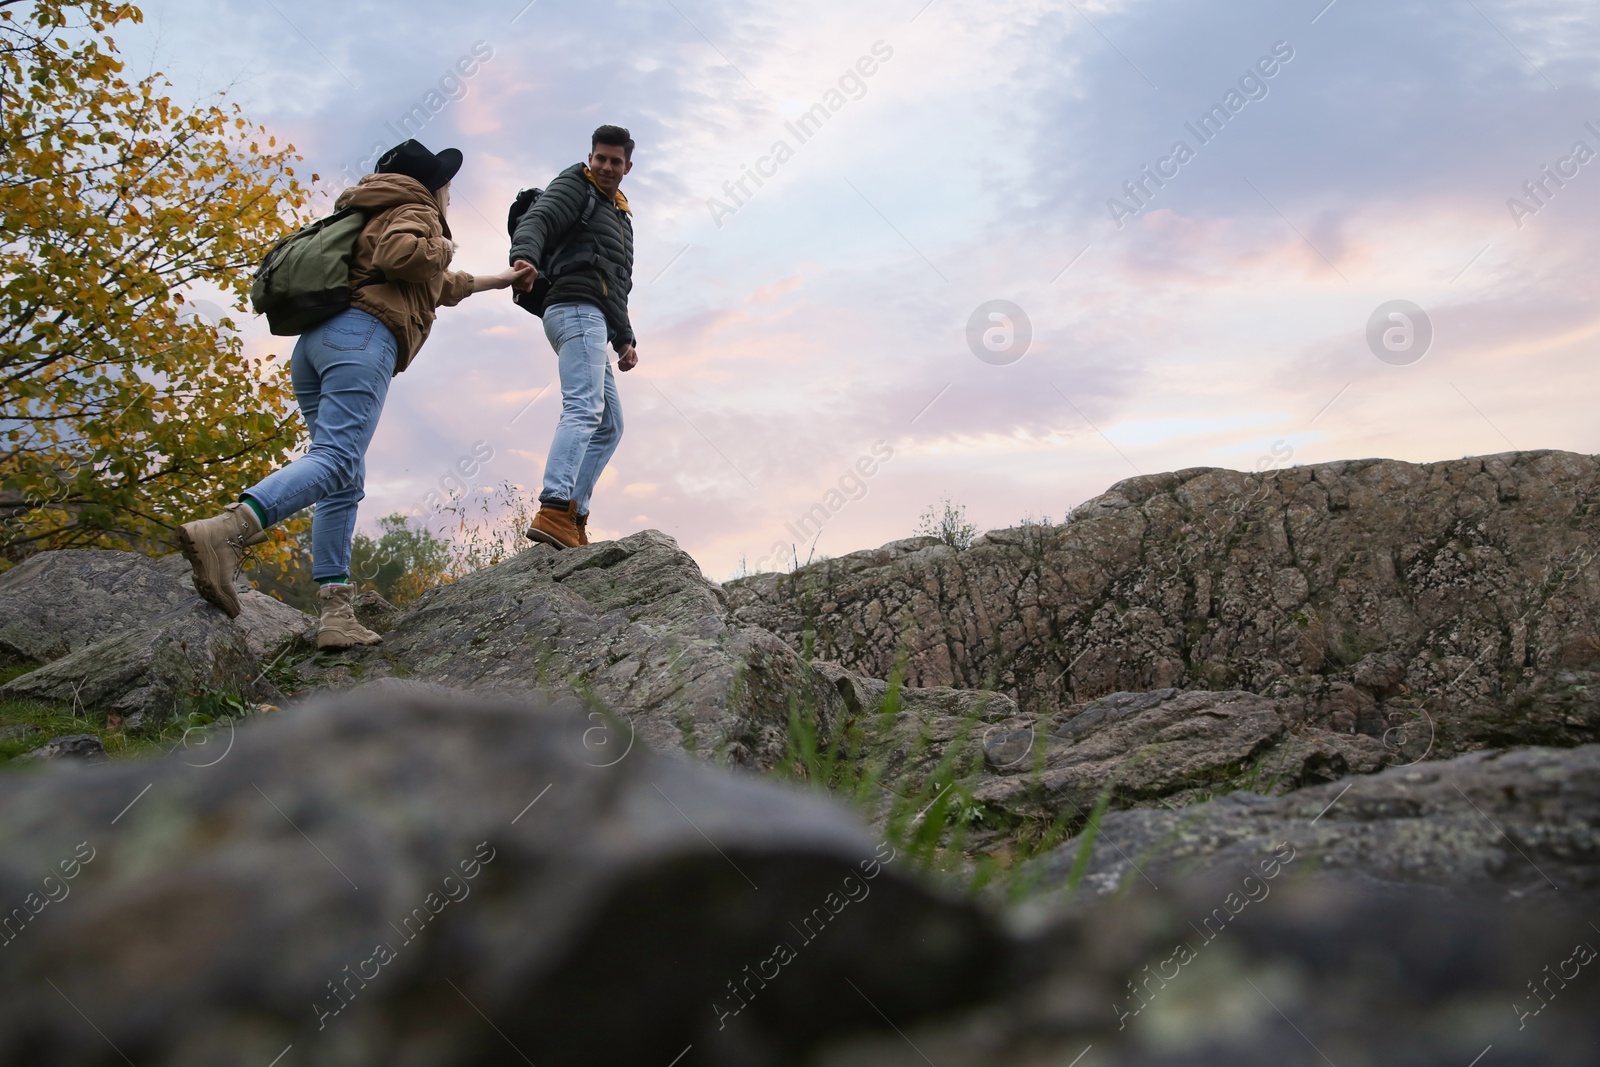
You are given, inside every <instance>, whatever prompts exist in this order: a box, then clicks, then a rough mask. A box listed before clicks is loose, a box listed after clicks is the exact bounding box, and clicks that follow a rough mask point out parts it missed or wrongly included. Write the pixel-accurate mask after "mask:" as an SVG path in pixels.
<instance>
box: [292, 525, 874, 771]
mask: <svg viewBox="0 0 1600 1067" xmlns="http://www.w3.org/2000/svg"><path fill="white" fill-rule="evenodd" d="M296 671H297V676H296V678H295V679H293V680H290V681H285V680H283V679H282V678H281V677H280V684H284V685H290V684H293V685H297V686H298V687H299V688H300V689H301V690H305V691H311V690H317V689H336V688H342V687H346V686H349V685H353V684H356V683H358V682H360V681H363V680H367V679H372V678H380V677H403V678H414V679H417V680H422V681H428V682H433V683H437V684H440V685H444V686H449V687H453V688H458V689H471V690H477V691H483V692H494V693H509V694H528V693H532V692H536V691H540V690H553V689H561V690H567V689H570V690H574V691H578V692H581V693H584V694H587V695H589V696H591V697H592V698H594V699H595V700H596V701H597V704H598V706H600V707H603V708H605V709H607V710H608V711H609V712H610V713H611V714H612V715H614V716H616V721H615V723H614V725H613V726H608V727H607V728H606V729H600V728H599V726H598V724H599V723H600V722H601V721H602V716H601V714H600V712H599V711H596V713H595V717H596V723H597V728H596V732H595V734H594V740H595V744H596V746H597V749H598V748H600V747H603V746H604V745H610V746H611V747H612V749H613V750H614V751H615V752H616V754H617V756H618V758H620V754H621V752H622V751H625V750H626V748H627V746H628V745H629V744H631V743H632V742H633V739H634V738H635V737H637V739H638V740H639V741H640V742H642V743H644V744H646V745H650V746H653V747H655V748H657V749H660V750H664V751H679V750H683V751H688V752H691V753H697V754H700V755H702V756H705V757H707V758H715V759H718V760H725V761H728V762H731V763H735V764H739V765H744V766H752V767H771V766H772V765H774V764H775V763H777V762H778V761H779V760H780V759H782V758H783V757H784V755H785V753H786V752H787V751H788V747H789V726H790V714H791V712H792V711H793V712H798V713H802V714H804V715H805V716H806V717H807V719H808V720H809V721H810V722H812V723H813V724H815V726H816V728H817V729H818V730H819V731H820V732H821V733H824V734H826V733H827V732H828V731H830V730H831V729H832V725H833V723H834V722H835V720H836V719H837V718H838V716H839V713H840V711H841V710H842V708H843V702H842V699H841V697H840V696H839V694H838V692H837V690H836V689H835V688H834V687H833V686H831V685H829V684H828V682H827V681H826V679H824V678H823V677H822V676H821V675H819V674H817V673H816V671H814V670H813V669H812V668H811V667H810V666H809V665H807V664H806V663H804V662H802V661H801V659H800V657H799V656H797V655H796V654H795V653H794V652H793V651H792V650H791V649H790V648H789V647H788V646H787V645H785V644H784V643H783V642H781V641H779V640H778V639H777V638H775V637H773V636H772V635H771V634H769V633H767V632H765V631H763V630H760V629H757V628H755V627H751V626H742V625H738V624H735V623H730V622H729V620H728V619H727V617H726V607H725V605H724V603H723V600H722V593H721V590H720V589H719V588H718V587H717V586H716V585H714V584H713V583H711V582H708V581H707V580H706V579H705V577H704V576H703V575H702V574H701V573H700V568H699V567H698V566H697V565H696V564H695V562H694V560H693V559H692V558H690V557H689V556H688V555H687V554H686V553H684V552H683V550H681V549H680V548H678V546H677V545H676V544H675V543H674V542H673V541H672V539H671V538H669V537H667V536H666V535H664V534H660V533H657V532H655V531H646V532H644V533H638V534H634V535H632V536H631V537H626V538H623V539H622V540H620V541H608V542H605V543H604V544H597V545H590V546H588V547H587V548H580V549H569V550H567V551H563V552H557V551H556V550H554V549H551V548H548V547H545V546H537V547H534V548H531V549H528V550H526V551H524V552H521V553H519V554H518V555H516V556H514V557H513V558H512V559H510V560H508V561H506V562H505V563H502V564H500V565H499V566H496V567H491V568H488V569H485V570H482V571H478V572H476V573H474V574H470V575H468V576H467V577H465V578H463V579H461V580H460V581H457V582H452V583H451V584H449V585H446V586H442V587H440V588H438V589H435V590H432V591H431V592H429V593H427V594H426V595H424V596H423V597H422V598H421V599H420V600H419V601H418V602H417V603H416V604H415V605H414V606H413V607H412V608H410V610H408V611H407V612H405V613H404V614H403V615H402V616H401V617H400V618H399V619H398V621H396V622H394V623H393V626H392V628H391V629H390V630H389V631H388V633H387V634H386V635H385V637H384V643H383V644H382V645H380V646H376V647H373V648H369V649H361V650H357V651H354V652H351V653H348V654H344V655H340V656H337V657H323V656H319V657H315V658H313V659H309V660H306V661H304V662H302V663H300V664H299V665H298V666H297V667H296Z"/></svg>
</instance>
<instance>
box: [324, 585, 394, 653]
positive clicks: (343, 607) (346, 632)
mask: <svg viewBox="0 0 1600 1067" xmlns="http://www.w3.org/2000/svg"><path fill="white" fill-rule="evenodd" d="M317 599H318V600H320V601H321V602H322V618H321V619H319V620H318V621H317V649H318V650H319V651H327V650H328V649H340V648H353V647H355V646H356V645H381V644H382V643H383V638H382V637H380V636H379V635H378V634H376V633H374V632H373V631H371V630H369V629H367V628H366V627H365V626H362V625H361V624H360V623H359V622H357V621H356V587H355V586H353V585H350V584H349V583H340V584H329V585H319V586H317Z"/></svg>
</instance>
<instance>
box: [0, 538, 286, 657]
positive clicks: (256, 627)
mask: <svg viewBox="0 0 1600 1067" xmlns="http://www.w3.org/2000/svg"><path fill="white" fill-rule="evenodd" d="M199 603H201V601H200V598H199V596H198V595H196V593H195V591H194V587H193V586H192V585H191V584H190V583H189V565H188V563H186V562H185V561H184V559H183V557H182V556H179V555H171V556H165V557H163V558H161V559H151V558H150V557H148V556H141V555H139V554H137V553H134V552H102V551H94V550H87V549H69V550H65V551H60V552H41V553H39V554H38V555H36V556H33V557H32V558H30V559H28V560H27V561H26V562H24V563H22V564H19V565H18V566H16V567H14V568H12V569H11V570H9V571H6V572H5V573H4V574H0V660H10V661H12V662H22V663H47V662H50V661H51V660H57V659H61V658H62V657H64V656H67V655H69V654H71V653H73V652H79V651H82V650H83V649H85V648H88V647H89V646H90V645H93V644H96V643H97V642H100V641H103V640H105V639H106V638H108V637H112V636H114V635H116V634H122V633H126V632H128V631H130V630H141V629H148V628H150V627H153V626H159V625H161V623H162V621H163V620H164V619H165V618H167V617H168V616H171V615H173V614H175V613H181V612H183V611H186V610H187V609H189V608H192V607H194V606H195V605H196V604H199ZM240 605H241V609H242V610H241V611H240V614H239V618H238V619H236V620H234V622H233V625H234V626H236V627H237V628H238V629H239V630H240V632H241V633H242V635H243V638H244V646H245V649H246V651H247V652H248V653H249V654H250V655H252V656H256V657H261V656H264V655H266V654H268V653H269V652H275V651H276V650H277V649H278V648H280V647H281V646H282V645H283V643H284V641H286V640H287V639H288V638H290V637H293V636H295V635H297V634H301V633H304V632H305V631H306V630H307V629H308V628H309V627H311V626H312V625H313V624H314V620H313V619H312V618H311V616H309V615H307V614H305V613H304V612H302V611H298V610H296V609H294V608H291V607H289V606H288V605H287V604H284V603H282V602H280V601H277V600H274V599H273V598H272V597H269V596H267V595H265V594H264V593H259V592H257V591H255V590H253V589H252V590H248V591H241V593H240ZM216 615H217V619H218V621H217V625H218V626H226V625H227V622H226V617H225V616H223V615H222V613H221V612H217V613H216Z"/></svg>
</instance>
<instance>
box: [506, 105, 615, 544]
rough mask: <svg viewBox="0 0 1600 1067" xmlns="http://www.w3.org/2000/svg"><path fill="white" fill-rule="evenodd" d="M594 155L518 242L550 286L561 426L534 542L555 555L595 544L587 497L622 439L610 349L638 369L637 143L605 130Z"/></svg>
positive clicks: (515, 248) (516, 254) (563, 178)
mask: <svg viewBox="0 0 1600 1067" xmlns="http://www.w3.org/2000/svg"><path fill="white" fill-rule="evenodd" d="M589 147H590V151H589V161H588V163H575V164H573V165H572V166H570V167H568V168H567V169H566V170H564V171H562V172H561V173H560V174H559V175H557V176H556V178H555V179H554V180H553V181H551V183H550V185H549V187H548V188H546V189H545V190H544V193H543V194H542V195H541V196H539V198H538V199H537V200H535V201H534V202H533V206H532V207H530V208H528V210H527V213H526V214H524V215H523V216H522V221H521V222H519V223H518V224H517V227H516V232H515V233H514V235H513V236H512V240H511V263H512V266H513V267H514V268H515V269H519V270H526V271H529V272H530V273H531V274H533V275H534V276H537V275H538V273H539V272H540V271H541V270H542V271H543V273H544V280H545V281H546V283H548V286H549V288H548V292H546V293H544V294H543V295H542V296H540V297H539V299H538V300H537V301H536V302H535V304H534V306H533V307H532V308H531V309H530V310H533V311H534V312H535V313H536V314H539V315H541V316H543V318H544V334H545V337H547V338H549V340H550V346H551V347H552V348H554V349H555V350H556V359H557V365H558V371H559V373H560V375H561V418H560V420H559V421H558V422H557V423H556V432H555V439H554V440H553V441H552V442H551V443H550V452H549V455H548V456H546V458H545V464H544V486H543V488H542V490H541V491H540V493H539V513H538V515H536V516H534V519H533V527H532V529H530V530H529V531H528V537H529V538H530V539H531V540H534V541H540V542H543V543H544V544H548V545H554V546H555V547H556V548H557V549H563V548H573V547H575V546H577V545H586V544H588V543H589V535H588V523H589V498H590V496H591V495H592V494H593V493H594V487H595V483H596V482H597V481H599V479H600V473H601V471H603V470H605V467H606V464H607V463H608V462H610V460H611V456H612V454H613V453H614V452H616V450H617V443H618V442H619V441H621V440H622V407H621V404H620V403H619V401H618V399H617V385H616V380H615V379H614V378H613V377H612V374H611V358H610V352H608V351H607V347H608V346H609V347H610V348H611V349H612V350H613V351H615V352H616V353H617V369H618V370H620V371H628V370H632V369H633V368H634V365H635V364H637V363H638V362H639V355H638V353H637V352H636V351H635V350H634V336H633V326H632V325H631V324H630V323H629V322H628V293H629V291H630V290H632V288H633V219H632V215H633V211H632V209H630V208H629V207H628V198H627V197H626V196H623V195H622V190H621V189H620V188H619V186H620V185H621V184H622V178H623V176H624V175H626V174H627V173H628V172H629V171H631V170H632V169H633V138H632V137H630V136H629V134H628V131H627V130H625V129H623V128H622V127H620V126H602V127H600V128H599V129H598V130H595V131H594V136H593V137H592V138H591V139H590V145H589ZM539 264H543V266H542V267H541V266H539ZM535 293H536V294H537V293H538V290H535Z"/></svg>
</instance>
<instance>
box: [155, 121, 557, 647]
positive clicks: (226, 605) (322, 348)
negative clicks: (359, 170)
mask: <svg viewBox="0 0 1600 1067" xmlns="http://www.w3.org/2000/svg"><path fill="white" fill-rule="evenodd" d="M460 169H461V153H460V152H459V151H457V150H456V149H454V148H447V149H445V150H444V151H442V152H439V153H437V154H435V153H433V152H430V151H428V150H427V149H426V148H424V147H423V146H422V145H421V144H419V143H417V142H416V141H415V140H410V141H406V142H405V143H404V144H402V145H398V146H396V147H395V148H392V149H390V150H389V151H388V152H386V153H384V155H383V156H382V158H380V159H379V160H378V165H377V168H376V171H375V173H373V174H369V175H367V176H366V177H364V178H362V179H361V181H359V182H358V183H356V184H355V185H354V186H352V187H351V188H349V189H346V190H345V191H344V192H343V193H342V194H340V196H339V199H338V201H337V203H336V205H335V206H336V207H337V208H339V209H341V210H342V209H344V208H347V207H355V208H360V209H361V210H362V211H364V212H366V213H367V216H368V218H367V223H366V226H365V228H364V229H363V230H362V231H361V236H360V237H359V238H358V239H357V241H356V250H355V257H354V259H353V261H352V263H351V267H350V282H351V289H352V295H351V299H350V307H349V308H347V309H346V310H344V311H341V312H339V313H338V314H337V315H335V316H334V317H333V318H331V319H328V320H327V321H326V322H324V323H322V324H321V325H320V326H317V327H315V328H313V329H311V330H309V331H307V332H306V333H304V334H301V336H300V339H299V341H298V342H297V343H296V344H295V346H294V356H293V357H292V359H291V361H290V366H289V370H290V377H291V379H292V380H293V383H294V395H295V399H296V400H297V401H298V402H299V404H300V413H301V414H302V415H303V416H305V420H306V427H307V429H309V430H310V431H311V449H310V451H308V452H307V453H306V454H305V455H304V456H301V457H300V458H299V459H297V460H295V461H294V462H292V463H290V464H289V465H288V466H287V467H283V468H281V469H279V470H278V471H276V472H274V473H272V474H269V475H268V476H267V477H266V478H264V479H262V480H261V481H259V482H257V483H256V484H255V485H254V486H252V487H251V488H249V489H246V490H245V491H244V493H243V494H242V495H241V496H240V498H239V502H238V503H236V504H229V505H228V506H227V507H226V508H225V509H223V511H222V512H221V514H218V515H214V516H212V517H211V518H209V519H200V520H198V521H195V522H188V523H184V524H183V525H182V526H180V527H179V528H178V544H179V547H181V548H182V549H183V554H184V556H185V557H187V558H188V560H189V563H190V565H191V566H192V567H193V568H194V587H195V589H196V590H197V591H198V592H199V593H200V595H201V596H203V597H205V598H206V599H207V600H209V601H210V602H211V603H213V604H215V605H216V606H217V607H219V608H221V609H222V610H223V611H225V612H227V613H228V615H229V616H236V615H238V614H239V597H238V594H237V593H236V592H235V590H234V580H235V575H236V574H237V573H238V570H239V563H240V561H241V560H242V559H243V557H244V553H245V550H246V549H247V548H248V547H250V546H251V545H258V544H261V543H262V542H264V541H266V540H267V534H266V530H267V528H268V527H270V526H272V525H273V524H274V523H277V522H281V521H283V520H284V519H286V518H288V517H289V516H290V515H293V514H294V513H295V512H297V511H299V510H301V509H302V508H306V507H309V506H310V505H312V504H315V505H316V506H317V510H316V514H315V516H314V517H313V518H312V521H311V554H312V560H313V563H312V568H311V576H312V577H313V578H314V579H316V582H317V599H318V600H319V601H320V602H321V608H322V618H321V623H320V625H319V626H318V629H317V647H318V648H321V649H329V648H349V647H351V646H353V645H375V644H378V643H379V642H380V641H381V640H382V638H380V637H379V636H378V635H377V634H375V633H373V632H372V631H371V630H369V629H367V628H366V627H364V626H362V625H361V624H360V623H358V622H357V621H356V615H355V588H354V586H352V585H351V584H350V549H351V538H352V537H353V536H354V533H355V525H356V505H357V504H358V503H360V501H361V498H362V496H363V495H364V493H363V491H362V483H363V481H364V479H365V475H366V462H365V457H366V452H367V446H368V445H369V444H370V443H371V441H372V434H373V431H374V430H376V429H377V427H378V416H379V415H380V414H382V412H383V401H384V397H385V396H386V395H387V394H388V391H389V379H390V378H392V377H393V376H394V375H396V374H399V373H400V372H401V371H403V370H405V369H406V367H407V365H409V364H410V362H411V360H412V359H413V358H414V357H415V356H416V354H417V350H418V349H420V348H421V347H422V344H423V342H424V341H426V340H427V339H428V330H429V328H430V327H431V326H432V325H433V318H434V309H435V308H438V307H452V306H454V305H455V304H457V303H459V302H460V301H461V300H463V299H465V298H466V297H467V296H470V295H471V294H473V293H481V292H484V291H485V290H489V289H504V288H506V287H507V286H509V285H512V284H513V283H515V284H517V285H519V287H520V286H522V283H523V279H524V278H525V277H526V275H527V274H528V272H527V271H525V270H518V269H516V268H512V269H510V270H507V271H504V272H502V273H500V274H495V275H490V276H488V277H474V276H473V275H471V274H466V273H463V272H460V271H452V270H449V269H448V268H449V265H450V258H451V256H452V255H453V254H454V252H455V245H454V243H453V242H452V241H451V240H450V226H449V224H448V223H447V222H446V221H445V213H446V211H447V210H448V208H449V206H450V180H451V179H452V178H454V177H455V174H456V171H458V170H460ZM380 273H381V275H382V279H383V280H382V281H378V282H371V281H369V279H373V278H375V277H377V276H378V275H379V274H380ZM363 283H366V284H363Z"/></svg>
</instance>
